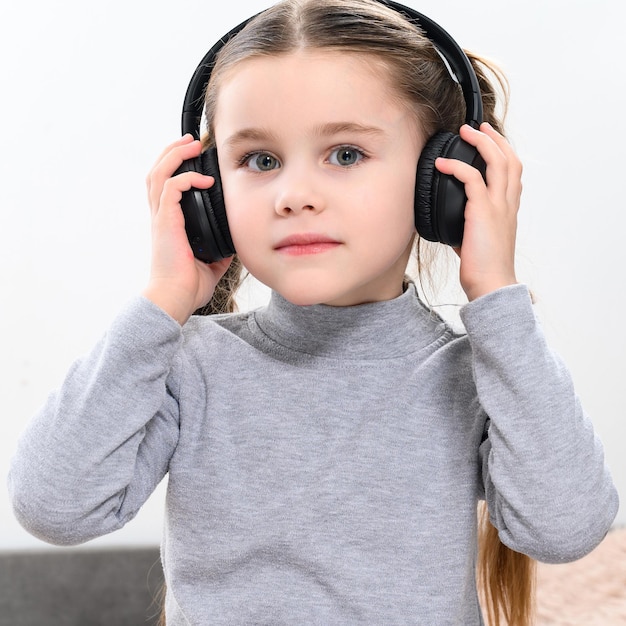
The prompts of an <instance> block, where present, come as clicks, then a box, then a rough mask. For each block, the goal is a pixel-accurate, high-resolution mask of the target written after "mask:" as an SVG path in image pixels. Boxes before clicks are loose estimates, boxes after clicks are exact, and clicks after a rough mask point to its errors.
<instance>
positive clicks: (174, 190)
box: [156, 172, 215, 213]
mask: <svg viewBox="0 0 626 626" xmlns="http://www.w3.org/2000/svg"><path fill="white" fill-rule="evenodd" d="M214 183H215V179H214V178H213V176H206V175H205V174H201V173H200V172H185V173H183V174H179V175H178V176H173V177H172V178H168V179H167V180H166V181H165V183H164V184H163V188H162V190H161V195H160V196H159V199H158V202H157V203H156V204H157V213H158V212H159V211H160V210H161V208H162V207H172V208H174V207H175V208H176V210H178V211H179V210H180V200H181V198H182V196H183V193H184V192H185V191H189V190H190V189H191V188H192V187H193V188H196V189H210V188H211V187H212V186H213V185H214Z"/></svg>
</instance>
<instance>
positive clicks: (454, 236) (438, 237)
mask: <svg viewBox="0 0 626 626" xmlns="http://www.w3.org/2000/svg"><path fill="white" fill-rule="evenodd" d="M377 1H378V2H379V3H380V4H384V5H386V6H388V7H390V8H392V9H394V10H395V11H397V12H398V13H401V14H402V15H404V16H405V17H406V18H407V19H408V20H409V21H411V22H413V23H414V24H416V25H417V26H418V27H420V28H421V29H422V31H423V32H424V34H425V35H426V37H428V39H430V40H431V41H432V43H433V45H434V46H435V47H436V49H437V51H438V52H439V54H440V55H441V56H442V57H443V59H444V60H445V61H446V63H447V65H448V67H449V69H450V71H451V73H452V75H453V78H454V79H455V80H456V81H457V82H458V83H459V84H460V86H461V90H462V92H463V97H464V99H465V106H466V115H465V122H466V123H467V124H469V125H471V126H473V127H474V128H478V127H479V126H480V124H481V123H482V121H483V106H482V99H481V95H480V87H479V85H478V78H477V77H476V73H475V72H474V69H473V67H472V64H471V63H470V61H469V59H468V58H467V55H466V54H465V53H464V52H463V50H462V49H461V47H460V46H459V45H458V44H457V43H456V41H454V39H452V37H451V36H450V35H448V33H447V32H446V31H445V30H444V29H443V28H441V26H439V25H437V24H436V23H435V22H433V21H432V20H431V19H429V18H427V17H426V16H425V15H422V14H421V13H418V12H417V11H414V10H413V9H411V8H409V7H406V6H404V5H402V4H399V3H397V2H391V1H389V0H377ZM253 17H256V16H253ZM253 17H251V18H249V19H247V20H245V21H244V22H242V23H241V24H239V26H236V27H235V28H233V29H232V30H231V31H230V32H229V33H227V34H226V35H224V37H222V38H221V39H220V40H219V41H218V42H217V43H216V44H215V45H214V46H213V47H212V48H211V49H210V50H209V51H208V52H207V54H206V55H205V56H204V58H203V59H202V61H200V64H199V65H198V67H197V68H196V71H195V72H194V74H193V76H192V78H191V81H190V83H189V86H188V87H187V93H186V95H185V102H184V104H183V114H182V133H183V135H184V134H186V133H191V134H192V135H193V136H194V137H195V138H196V139H200V122H201V118H202V110H203V106H204V91H205V88H206V85H207V83H208V82H209V79H210V77H211V72H212V70H213V66H214V64H215V57H216V55H217V53H218V52H219V51H220V50H221V48H222V47H223V46H224V44H226V43H227V42H228V41H229V40H230V39H232V38H233V37H234V36H235V35H236V34H237V33H239V31H241V30H242V29H243V27H244V26H245V25H246V24H247V23H248V22H249V21H250V20H251V19H253ZM440 156H442V157H448V158H452V159H458V160H460V161H464V162H465V163H470V164H471V165H473V166H474V167H475V168H477V169H478V170H480V172H481V173H482V175H483V178H484V177H485V169H486V166H485V162H484V161H483V159H482V158H481V156H480V154H478V151H477V150H476V149H475V148H474V147H473V146H470V145H469V144H468V143H466V142H465V141H463V140H462V139H461V138H460V137H459V135H457V134H455V133H451V132H439V133H436V134H435V135H434V136H433V137H431V138H430V139H429V140H428V142H427V143H426V146H425V147H424V149H423V150H422V154H421V155H420V158H419V161H418V164H417V177H416V183H415V227H416V229H417V232H418V233H419V235H420V236H421V237H423V238H424V239H428V240H429V241H439V242H441V243H444V244H448V245H451V246H454V247H457V246H460V245H461V241H462V239H463V226H464V221H465V218H464V213H465V203H466V202H467V197H466V195H465V187H464V185H463V184H462V183H461V182H459V181H458V180H457V179H456V178H454V177H452V176H447V175H444V174H440V173H439V172H438V171H437V169H436V168H435V160H436V159H437V157H440ZM188 171H196V172H200V173H203V174H207V175H209V176H213V177H214V178H215V184H214V185H213V187H211V188H210V189H208V190H200V189H195V188H193V189H191V190H190V191H187V192H184V193H183V196H182V199H181V207H182V210H183V214H184V217H185V229H186V231H187V237H188V238H189V243H190V245H191V248H192V250H193V253H194V255H195V256H196V257H197V258H198V259H201V260H202V261H205V262H207V263H213V262H215V261H219V260H220V259H223V258H226V257H229V256H232V255H233V254H235V247H234V245H233V241H232V238H231V235H230V230H229V228H228V221H227V218H226V207H225V206H224V197H223V193H222V185H221V181H220V174H219V167H218V161H217V150H216V149H215V148H210V149H209V150H206V151H205V152H203V153H202V154H201V155H200V157H198V158H195V159H190V160H188V161H184V162H183V164H182V165H181V167H180V168H179V169H178V170H177V171H176V174H179V173H181V172H188Z"/></svg>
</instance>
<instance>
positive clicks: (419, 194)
mask: <svg viewBox="0 0 626 626" xmlns="http://www.w3.org/2000/svg"><path fill="white" fill-rule="evenodd" d="M455 136H456V135H454V133H450V132H440V133H437V134H436V135H433V136H432V137H431V138H430V139H429V140H428V141H427V142H426V145H425V146H424V148H423V150H422V154H421V155H420V158H419V161H418V163H417V178H416V180H415V228H416V229H417V232H418V234H419V235H420V237H423V238H424V239H428V241H441V240H440V238H439V232H438V228H437V215H436V206H437V201H436V200H437V199H436V194H437V187H438V184H437V183H438V180H437V179H438V178H439V172H438V171H437V170H436V169H435V161H436V160H437V158H438V157H440V156H443V153H444V152H445V151H446V148H447V146H448V145H449V143H450V142H451V141H452V140H453V139H454V137H455Z"/></svg>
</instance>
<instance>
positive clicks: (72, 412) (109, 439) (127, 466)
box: [9, 298, 182, 545]
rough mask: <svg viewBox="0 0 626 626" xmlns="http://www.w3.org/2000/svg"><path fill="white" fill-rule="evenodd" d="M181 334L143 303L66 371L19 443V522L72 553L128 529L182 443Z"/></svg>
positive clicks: (14, 487) (14, 477)
mask: <svg viewBox="0 0 626 626" xmlns="http://www.w3.org/2000/svg"><path fill="white" fill-rule="evenodd" d="M181 334H182V333H181V329H180V326H179V325H178V324H177V323H176V322H175V321H174V320H173V319H171V318H169V317H168V316H167V315H165V314H164V313H163V312H162V311H161V310H160V309H158V308H157V307H155V306H154V305H153V304H152V303H150V302H149V301H147V300H146V299H144V298H138V299H137V300H136V301H135V302H133V303H132V305H131V306H130V307H128V308H127V309H126V310H125V311H124V312H123V313H122V314H121V315H120V316H118V318H117V319H116V320H115V322H114V323H113V325H112V327H111V328H110V329H109V331H108V333H107V334H106V336H105V337H104V338H103V339H102V340H101V341H100V343H99V344H98V345H97V346H96V347H95V349H94V350H93V351H92V352H91V354H89V355H88V356H86V357H85V358H84V359H82V360H80V361H78V362H77V363H76V364H75V365H74V366H73V367H72V368H71V369H70V371H69V373H68V375H67V377H66V379H65V381H64V383H63V385H62V386H61V388H60V390H59V391H57V392H55V393H53V394H52V395H51V396H50V397H49V399H48V401H47V402H46V404H45V405H44V407H43V408H42V409H41V410H40V412H39V413H38V414H37V415H36V416H35V417H34V419H33V420H32V421H31V423H30V424H29V426H28V428H27V430H26V431H25V432H24V433H23V434H22V436H21V438H20V440H19V443H18V448H17V453H16V455H15V456H14V458H13V460H12V464H11V470H10V474H9V492H10V495H11V498H12V501H13V507H14V510H15V514H16V517H17V518H18V520H19V521H20V522H21V523H22V525H23V526H24V527H25V528H26V529H27V530H28V531H29V532H31V533H32V534H34V535H35V536H37V537H39V538H41V539H43V540H44V541H48V542H51V543H56V544H62V545H70V544H76V543H81V542H84V541H87V540H89V539H92V538H94V537H97V536H100V535H104V534H107V533H110V532H112V531H114V530H116V529H118V528H120V527H122V526H123V525H124V524H125V523H126V522H127V521H129V520H130V519H132V518H133V517H134V515H135V514H136V513H137V511H138V510H139V508H140V506H141V505H142V504H143V503H144V501H145V500H146V499H147V497H148V496H149V495H150V493H152V491H153V490H154V488H155V487H156V486H157V484H158V483H159V482H160V480H161V479H162V478H163V476H164V474H165V473H166V471H167V468H168V462H169V459H170V457H171V455H172V454H173V452H174V449H175V447H176V444H177V440H178V404H177V399H176V396H177V390H176V385H175V382H174V381H175V380H176V358H177V357H176V355H177V353H178V348H179V346H180V342H181Z"/></svg>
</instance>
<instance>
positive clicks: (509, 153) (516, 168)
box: [480, 122, 524, 203]
mask: <svg viewBox="0 0 626 626" xmlns="http://www.w3.org/2000/svg"><path fill="white" fill-rule="evenodd" d="M480 129H481V131H482V132H484V133H485V134H486V135H488V136H489V137H491V138H492V139H493V141H494V142H495V143H496V144H497V146H498V147H499V148H500V150H501V151H502V153H503V154H504V155H505V157H506V163H507V175H508V180H507V200H508V201H509V202H511V203H514V202H518V201H519V197H520V195H521V193H522V174H523V170H524V168H523V165H522V162H521V160H520V158H519V157H518V156H517V153H516V152H515V150H514V149H513V146H512V145H511V144H510V143H509V141H508V140H507V139H506V138H505V137H503V136H502V135H501V134H500V133H499V132H498V131H496V130H495V129H494V128H493V127H492V126H491V124H489V123H487V122H484V123H483V124H482V125H481V127H480Z"/></svg>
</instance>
